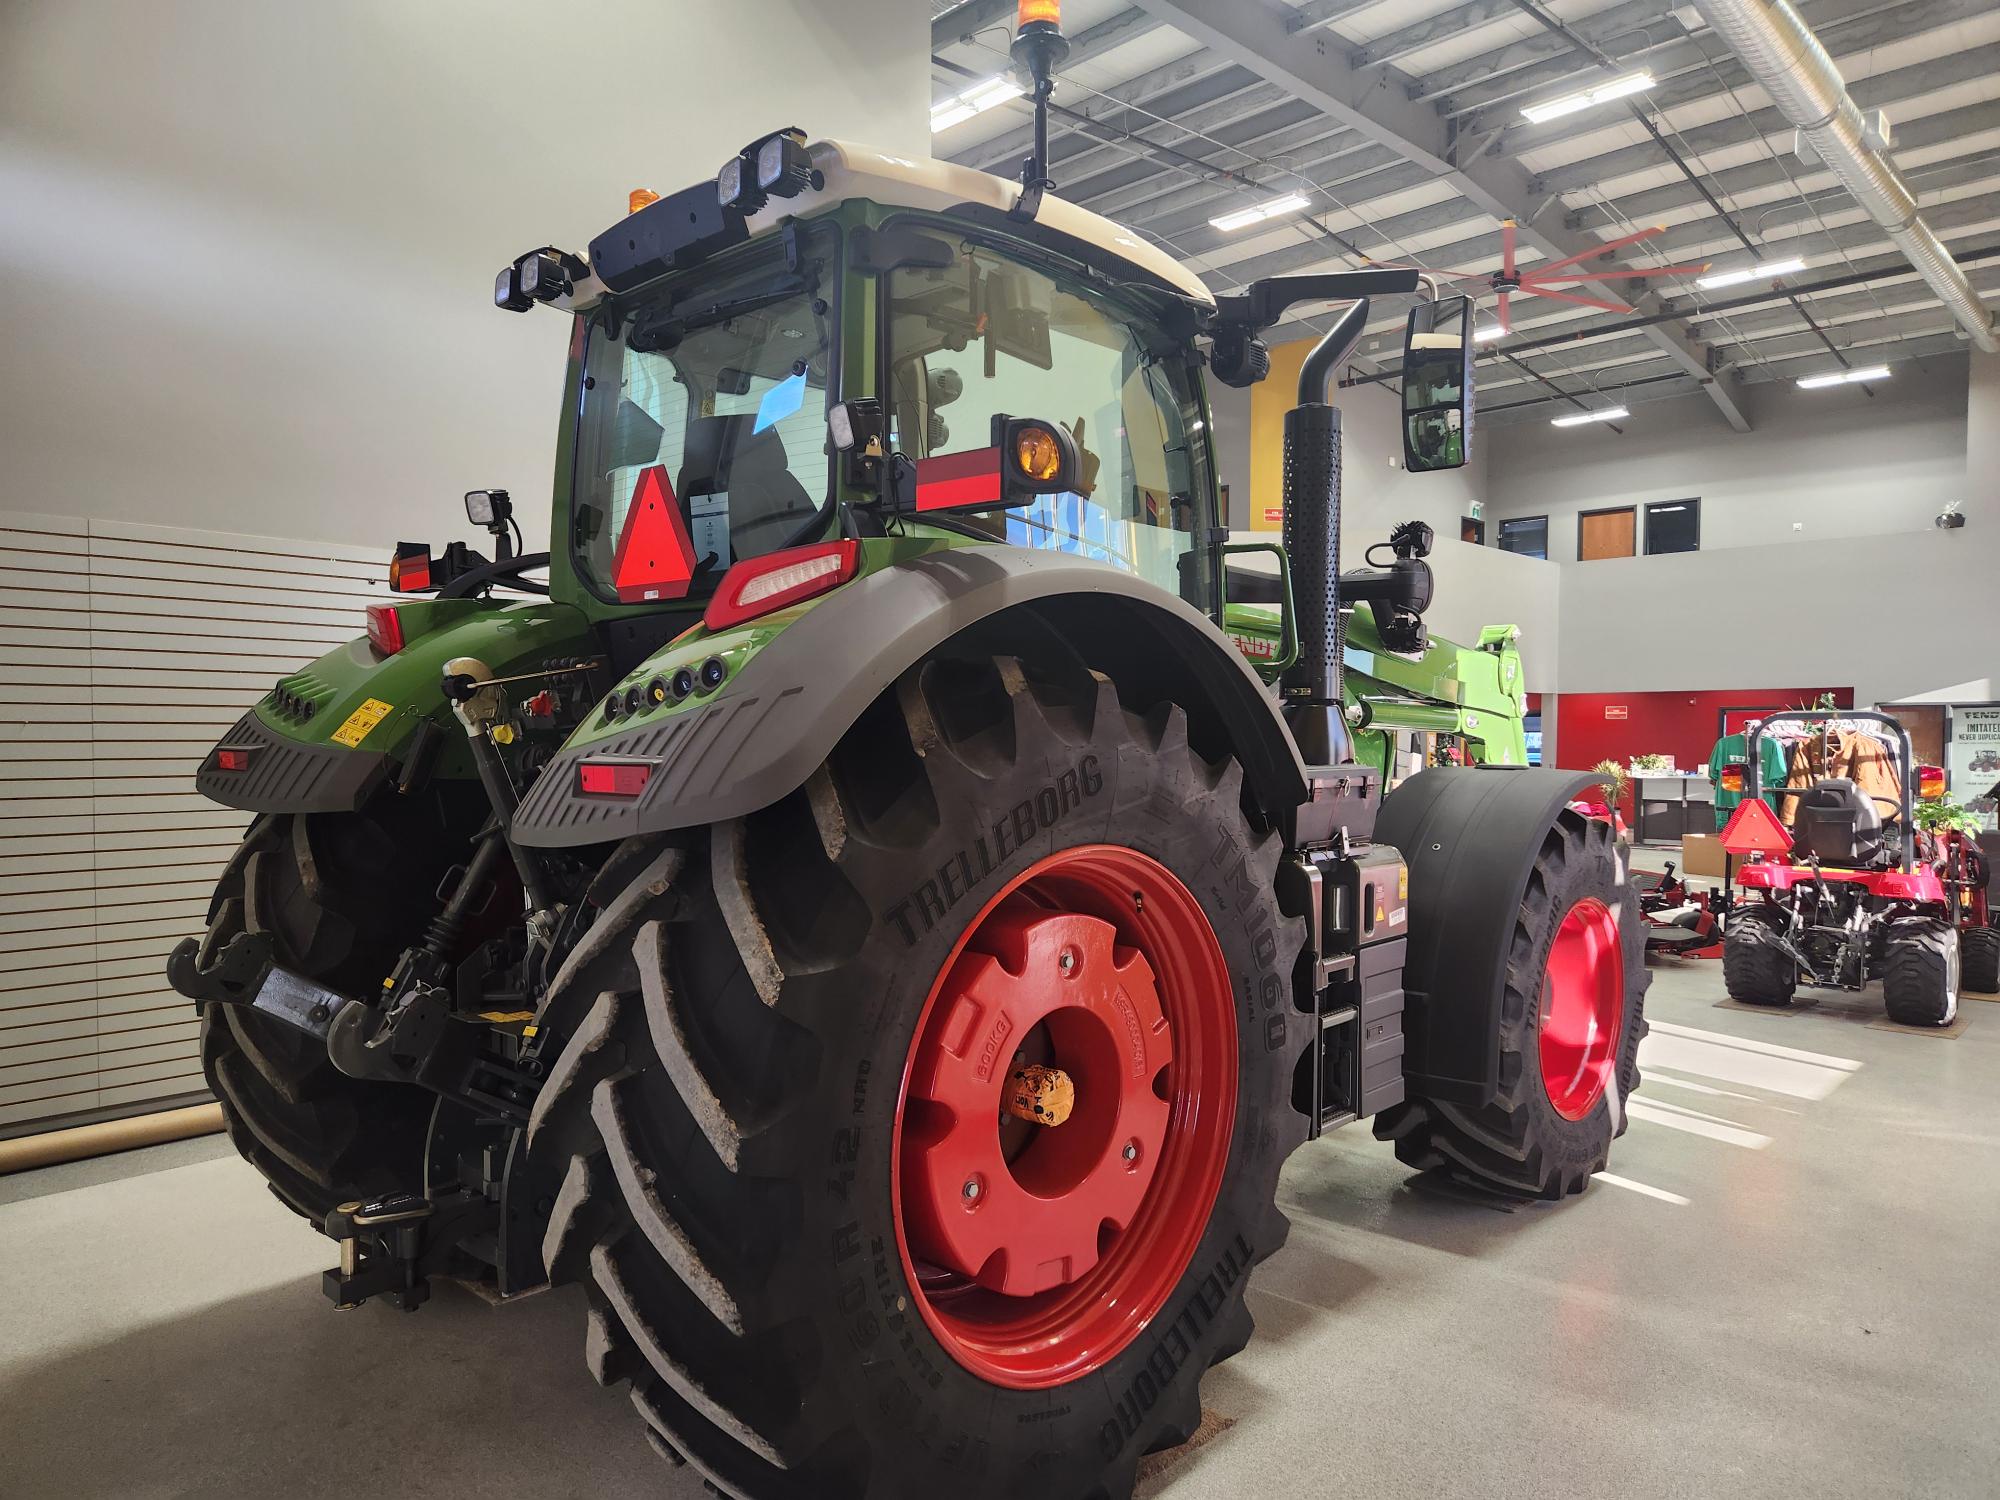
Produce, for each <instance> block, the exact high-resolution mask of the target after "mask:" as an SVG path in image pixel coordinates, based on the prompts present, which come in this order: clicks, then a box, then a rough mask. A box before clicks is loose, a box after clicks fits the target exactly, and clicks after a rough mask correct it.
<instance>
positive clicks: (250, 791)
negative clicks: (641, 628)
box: [195, 599, 595, 813]
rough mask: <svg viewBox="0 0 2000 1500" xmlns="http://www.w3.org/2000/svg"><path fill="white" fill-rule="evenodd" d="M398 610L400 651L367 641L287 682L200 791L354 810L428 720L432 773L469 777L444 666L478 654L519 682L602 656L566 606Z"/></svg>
mask: <svg viewBox="0 0 2000 1500" xmlns="http://www.w3.org/2000/svg"><path fill="white" fill-rule="evenodd" d="M396 603H397V608H398V611H399V613H400V615H401V618H402V621H403V635H404V646H403V649H402V650H401V651H398V652H396V653H395V654H393V655H384V654H383V653H382V652H380V651H378V650H377V649H376V648H375V646H374V645H373V644H372V643H371V642H370V641H369V639H368V638H367V637H366V636H362V637H359V638H358V639H355V640H352V641H349V642H348V643H347V644H346V645H344V646H336V647H335V648H334V649H333V650H331V651H329V652H327V653H326V655H324V656H322V657H321V658H320V659H319V660H318V661H315V662H313V663H311V664H310V665H308V666H305V667H301V668H300V669H299V670H297V671H295V672H292V673H290V674H289V675H287V676H285V677H282V678H280V679H279V680H278V682H277V684H276V686H274V687H273V688H272V690H271V691H270V692H268V693H266V694H265V695H264V697H263V699H262V700H261V701H260V702H259V703H258V704H257V706H256V707H255V708H253V709H251V710H250V712H248V713H246V714H245V715H244V716H243V717H242V718H241V719H239V720H237V722H236V724H235V726H234V727H233V728H231V729H230V730H229V732H228V733H227V734H225V735H224V736H223V737H222V739H221V740H220V741H218V742H217V743H216V745H215V746H214V748H212V749H211V750H210V751H209V752H208V754H207V755H205V756H203V757H202V762H201V766H200V768H199V769H198V770H197V771H196V772H195V789H196V790H197V791H199V792H200V793H201V794H202V795H203V796H204V797H207V798H209V799H210V800H211V801H215V802H220V803H221V804H222V805H223V806H225V807H235V808H240V809H242V810H243V811H245V812H258V813H266V812H314V813H318V812H351V811H353V810H354V809H356V808H358V807H360V806H361V805H362V804H363V803H365V802H366V801H367V800H368V799H369V798H370V797H372V796H373V795H374V794H375V793H376V791H377V790H379V789H380V788H381V787H382V786H383V785H384V783H385V782H387V781H388V780H390V779H391V778H392V777H393V776H394V775H395V774H397V773H398V772H399V771H400V769H401V767H402V765H403V763H404V759H405V757H406V756H407V755H408V754H409V752H410V751H411V750H412V749H413V748H414V747H415V743H416V739H417V735H418V732H419V730H420V729H421V727H422V726H423V725H424V724H426V723H434V724H437V725H439V726H441V727H442V729H443V730H444V731H445V732H444V735H443V737H442V740H441V742H440V749H439V751H438V760H437V762H436V764H435V767H434V769H433V771H432V774H433V775H436V776H440V777H445V778H456V779H464V778H470V777H472V776H473V775H474V771H473V767H472V760H471V756H470V753H469V752H468V750H467V748H466V743H465V735H464V732H463V731H462V730H459V729H457V728H456V727H455V723H456V721H455V720H454V719H453V717H452V712H451V704H450V703H449V702H448V701H446V699H445V696H444V690H443V686H442V683H443V678H444V664H445V663H446V662H448V661H450V660H451V659H452V658H453V657H458V656H476V657H478V658H479V659H480V660H481V661H483V662H485V663H486V664H487V665H488V666H490V667H492V668H493V670H494V672H495V673H496V674H497V675H500V676H508V675H510V674H513V673H516V672H527V671H533V670H535V669H536V668H537V667H540V666H542V665H544V664H546V663H547V662H548V661H549V660H550V659H552V658H556V657H562V656H573V657H574V656H589V655H592V654H594V653H595V647H594V645H593V643H592V637H591V634H590V629H589V626H588V624H587V623H586V622H585V620H584V617H583V615H582V613H581V612H580V611H578V610H576V609H573V608H571V607H570V606H569V605H567V604H550V603H542V602H535V603H531V604H517V605H502V604H497V603H495V602H493V601H490V600H483V599H439V600H431V599H417V600H410V601H407V602H404V601H400V600H399V601H396ZM224 750H234V751H239V752H241V756H242V759H243V761H244V765H243V767H242V768H241V769H232V770H225V769H223V766H222V756H221V752H222V751H224ZM232 758H234V757H232Z"/></svg>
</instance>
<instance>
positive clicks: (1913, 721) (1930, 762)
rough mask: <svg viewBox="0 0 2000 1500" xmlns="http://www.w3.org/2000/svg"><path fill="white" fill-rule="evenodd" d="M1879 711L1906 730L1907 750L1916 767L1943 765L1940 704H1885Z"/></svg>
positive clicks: (1941, 708)
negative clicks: (1911, 754) (1915, 761)
mask: <svg viewBox="0 0 2000 1500" xmlns="http://www.w3.org/2000/svg"><path fill="white" fill-rule="evenodd" d="M1882 712H1883V713H1885V714H1887V715H1889V717H1890V718H1892V719H1895V720H1897V721H1898V722H1899V723H1901V724H1902V726H1903V727H1904V728H1905V729H1907V730H1909V731H1910V749H1911V750H1912V752H1914V753H1915V755H1916V757H1917V764H1918V765H1920V766H1941V765H1943V764H1944V705H1943V704H1942V703H1885V704H1883V705H1882Z"/></svg>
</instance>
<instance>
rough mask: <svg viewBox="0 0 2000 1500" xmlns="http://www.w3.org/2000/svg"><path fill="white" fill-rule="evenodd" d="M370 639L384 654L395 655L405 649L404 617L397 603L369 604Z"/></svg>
mask: <svg viewBox="0 0 2000 1500" xmlns="http://www.w3.org/2000/svg"><path fill="white" fill-rule="evenodd" d="M368 639H369V640H370V641H372V642H373V643H374V646H375V649H376V650H377V651H380V652H381V653H382V654H383V655H384V656H394V655H395V654H396V653H397V652H398V651H401V650H402V649H403V617H402V616H401V615H399V614H398V613H397V612H396V606H395V605H393V604H371V605H369V606H368Z"/></svg>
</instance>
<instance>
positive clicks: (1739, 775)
mask: <svg viewBox="0 0 2000 1500" xmlns="http://www.w3.org/2000/svg"><path fill="white" fill-rule="evenodd" d="M1715 785H1716V787H1717V789H1718V790H1721V791H1725V792H1728V793H1729V794H1730V795H1732V796H1741V795H1742V794H1743V792H1744V791H1745V790H1747V789H1748V787H1749V785H1750V768H1749V767H1748V766H1745V765H1740V764H1731V765H1726V766H1724V767H1723V768H1722V770H1721V772H1720V774H1718V775H1717V776H1716V778H1715Z"/></svg>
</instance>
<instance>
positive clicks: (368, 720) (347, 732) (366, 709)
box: [333, 698, 394, 750]
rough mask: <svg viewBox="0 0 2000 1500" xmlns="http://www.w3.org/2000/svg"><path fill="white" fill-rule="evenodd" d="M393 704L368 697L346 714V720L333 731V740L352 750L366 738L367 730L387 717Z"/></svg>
mask: <svg viewBox="0 0 2000 1500" xmlns="http://www.w3.org/2000/svg"><path fill="white" fill-rule="evenodd" d="M393 708H394V705H393V704H388V703H384V702H383V701H382V700H381V699H380V698H370V699H369V700H368V701H367V702H366V703H364V704H362V705H361V707H359V708H357V709H355V710H354V712H353V713H351V714H349V715H348V716H347V722H346V723H344V724H342V725H341V726H340V728H338V729H336V730H334V732H333V742H334V743H335V744H336V745H345V746H347V748H348V749H350V750H353V749H355V748H356V747H358V746H359V745H360V743H361V742H362V741H363V740H365V739H367V738H368V731H369V730H371V729H373V728H374V727H375V726H376V725H377V724H380V723H381V722H382V721H383V720H384V719H386V718H388V717H389V715H390V713H391V711H392V710H393Z"/></svg>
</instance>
